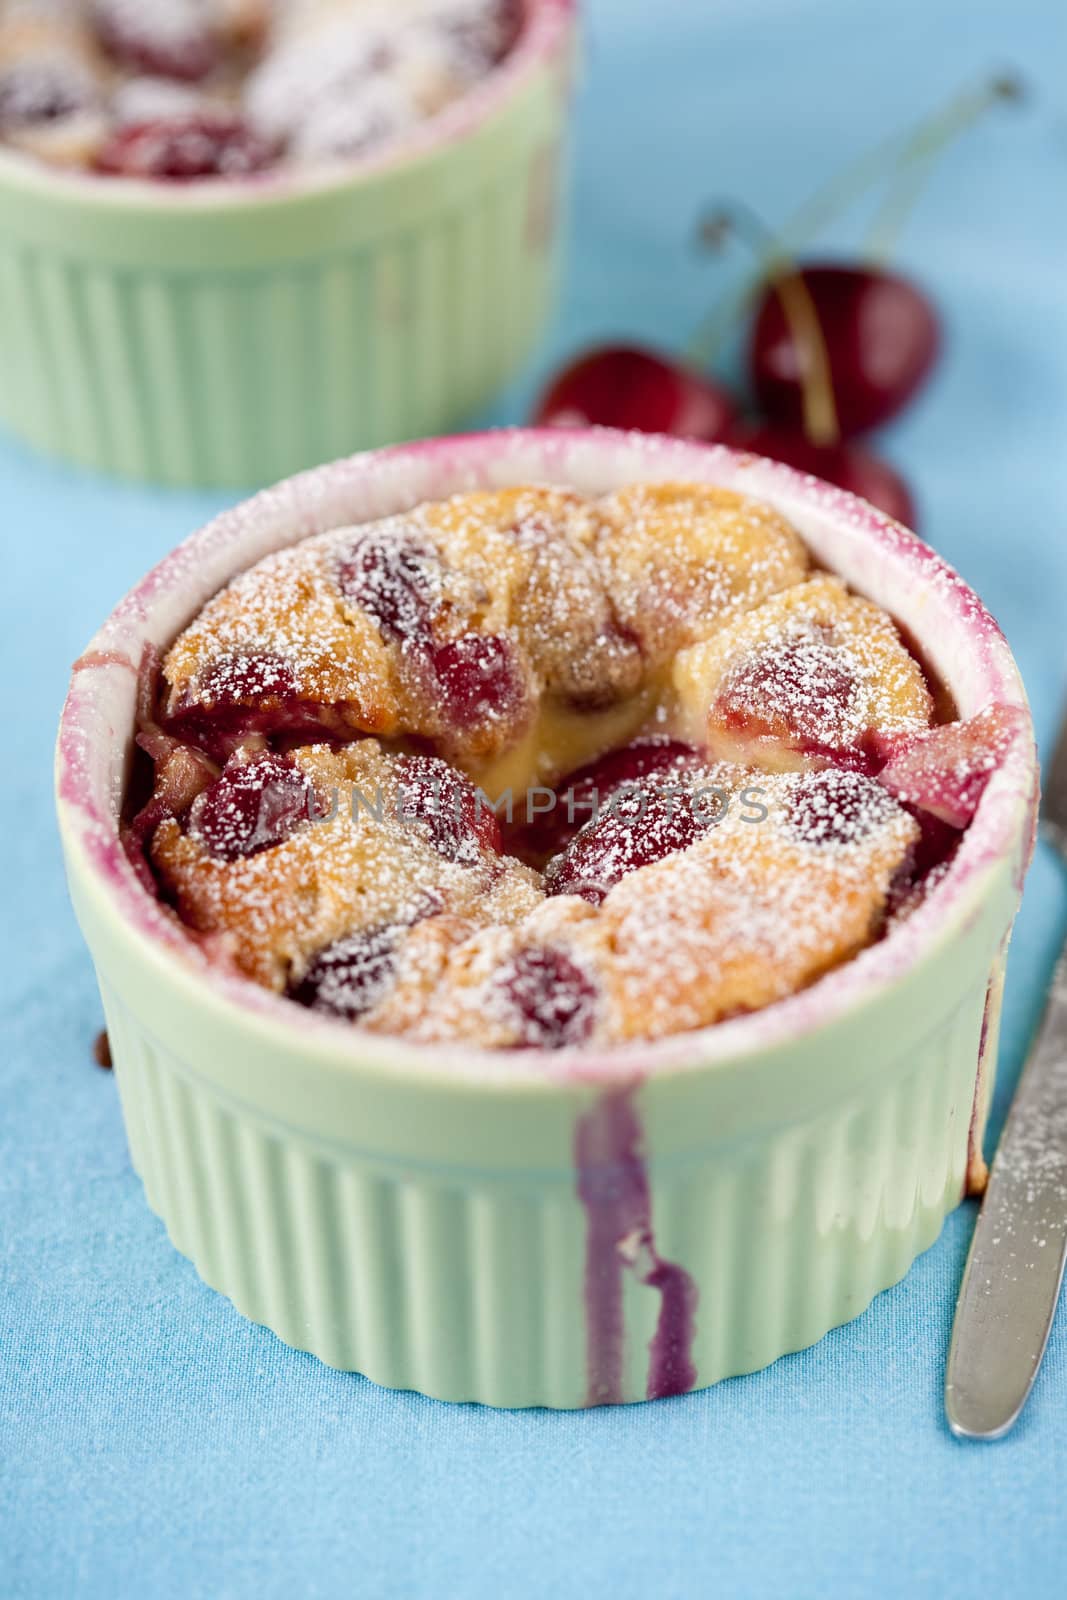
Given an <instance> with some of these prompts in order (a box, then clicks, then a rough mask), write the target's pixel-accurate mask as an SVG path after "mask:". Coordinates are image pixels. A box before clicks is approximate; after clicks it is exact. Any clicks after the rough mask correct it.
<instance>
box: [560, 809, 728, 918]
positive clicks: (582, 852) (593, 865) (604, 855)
mask: <svg viewBox="0 0 1067 1600" xmlns="http://www.w3.org/2000/svg"><path fill="white" fill-rule="evenodd" d="M712 820H713V819H711V818H705V817H704V816H703V815H702V814H701V812H700V808H699V807H697V806H695V805H694V803H693V801H692V799H691V798H690V797H689V796H688V795H686V794H681V793H678V792H677V791H676V790H674V789H673V788H661V787H655V786H653V785H649V784H645V785H643V786H637V787H635V788H634V790H633V792H632V794H624V793H622V792H621V791H619V790H616V793H615V799H614V802H613V803H612V804H611V805H610V806H609V807H608V809H607V810H605V811H604V812H603V813H602V815H601V816H600V817H599V818H597V819H596V821H590V822H587V823H586V824H585V825H584V827H582V828H581V829H579V831H578V833H577V834H575V836H574V838H573V839H572V841H571V843H570V844H569V845H568V847H567V849H566V850H565V851H564V852H563V853H562V855H558V856H553V858H552V860H551V861H550V862H549V863H548V865H547V867H546V868H545V888H546V890H547V892H548V893H549V894H550V895H556V894H576V895H580V896H581V898H582V899H583V900H588V901H589V903H590V904H591V905H594V906H597V905H599V904H600V903H601V901H602V900H604V898H605V897H606V896H607V894H608V892H609V891H610V890H611V889H613V888H614V886H615V884H617V883H618V882H619V881H620V879H622V878H625V877H626V876H627V874H628V873H631V872H636V871H637V870H638V869H639V868H640V867H650V866H652V864H653V863H654V862H656V861H662V860H663V858H664V857H665V856H669V855H673V854H674V853H675V851H677V850H686V849H688V847H689V846H690V845H691V844H694V843H695V842H696V840H697V839H699V838H700V836H701V834H702V833H705V832H706V831H707V828H708V826H709V823H710V822H711V821H712Z"/></svg>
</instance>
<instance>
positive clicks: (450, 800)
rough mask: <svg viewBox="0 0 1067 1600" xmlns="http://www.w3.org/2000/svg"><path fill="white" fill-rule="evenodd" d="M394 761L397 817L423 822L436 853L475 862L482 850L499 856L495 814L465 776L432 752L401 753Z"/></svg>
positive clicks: (464, 862)
mask: <svg viewBox="0 0 1067 1600" xmlns="http://www.w3.org/2000/svg"><path fill="white" fill-rule="evenodd" d="M397 765H398V767H399V783H400V799H401V808H402V815H403V819H404V821H405V822H425V823H427V824H428V826H429V830H430V840H431V842H432V844H433V847H434V849H435V850H436V851H437V852H438V854H439V855H442V856H444V858H445V860H446V861H458V862H460V863H462V864H463V865H465V866H475V865H476V864H477V863H478V861H479V859H480V855H481V851H483V850H491V851H495V852H496V854H498V855H499V854H500V851H501V849H502V844H501V838H500V824H499V822H498V821H497V818H496V814H495V812H494V811H493V810H492V808H491V807H490V806H487V805H485V804H484V803H480V802H479V799H478V793H477V791H476V789H475V787H474V785H473V783H471V781H470V779H469V778H465V777H464V776H463V774H462V773H461V772H457V771H456V769H455V767H451V766H449V764H448V762H447V761H442V760H440V759H439V758H438V757H437V756H420V755H415V756H401V758H400V760H399V762H398V763H397Z"/></svg>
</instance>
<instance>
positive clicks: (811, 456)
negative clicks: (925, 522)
mask: <svg viewBox="0 0 1067 1600" xmlns="http://www.w3.org/2000/svg"><path fill="white" fill-rule="evenodd" d="M730 443H731V444H732V445H733V446H734V447H735V449H738V450H749V451H751V452H752V454H753V455H757V456H770V458H771V460H772V461H784V462H785V464H786V466H789V467H796V469H797V471H798V472H810V473H811V474H812V476H813V477H816V478H822V480H823V482H824V483H833V484H836V485H837V487H838V488H839V489H847V490H848V492H849V493H850V494H855V495H858V496H859V497H860V499H861V500H867V501H869V502H870V504H871V505H872V506H877V508H878V510H879V511H884V512H885V513H886V514H887V516H890V517H893V518H895V520H896V521H897V522H902V523H903V524H904V526H905V527H906V528H914V527H915V525H916V514H915V502H914V501H913V500H912V497H911V491H910V489H909V488H908V486H907V484H906V483H905V482H904V479H903V478H902V477H901V476H900V474H899V472H896V471H894V469H893V468H892V467H890V466H888V465H887V464H886V462H884V461H880V460H879V459H878V457H877V456H875V455H872V454H871V452H870V451H869V450H865V449H864V448H863V446H862V445H858V444H852V443H849V442H847V441H844V440H843V441H842V442H841V443H840V444H824V445H820V444H812V443H811V441H810V440H809V439H807V438H806V437H805V436H804V434H803V433H802V432H801V431H799V430H794V429H792V428H788V427H784V426H782V427H779V426H776V425H774V424H773V423H766V424H760V423H752V424H742V425H741V426H740V427H738V428H735V429H734V430H733V431H732V433H731V435H730Z"/></svg>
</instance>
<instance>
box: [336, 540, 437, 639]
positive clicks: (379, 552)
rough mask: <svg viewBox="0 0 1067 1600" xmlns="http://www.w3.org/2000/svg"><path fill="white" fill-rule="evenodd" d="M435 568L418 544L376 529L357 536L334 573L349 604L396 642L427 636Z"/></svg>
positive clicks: (430, 555)
mask: <svg viewBox="0 0 1067 1600" xmlns="http://www.w3.org/2000/svg"><path fill="white" fill-rule="evenodd" d="M438 568H439V563H438V562H437V558H436V557H435V555H434V553H433V552H432V551H431V550H430V549H429V548H428V547H426V546H424V545H422V544H420V543H418V542H417V541H414V540H412V541H405V540H403V539H399V538H394V537H390V536H388V535H385V534H382V533H381V532H379V531H376V530H374V529H368V530H367V532H366V533H364V534H360V535H359V536H358V537H357V539H356V540H355V542H354V543H353V545H352V549H351V551H350V553H349V554H348V555H347V556H346V558H345V560H344V561H343V562H342V563H341V565H340V567H339V568H338V571H337V584H338V587H339V589H340V590H341V593H342V595H343V596H344V597H345V599H346V600H348V601H349V602H350V603H351V604H352V605H354V606H359V607H360V609H361V610H363V611H366V612H367V613H368V614H369V615H370V616H372V617H373V618H374V620H375V621H376V622H377V623H378V625H379V626H380V627H381V629H382V632H383V633H385V634H387V635H389V636H391V637H392V638H395V639H405V640H406V639H420V638H423V637H428V635H429V620H430V611H431V607H432V604H433V600H434V595H435V577H436V573H437V570H438Z"/></svg>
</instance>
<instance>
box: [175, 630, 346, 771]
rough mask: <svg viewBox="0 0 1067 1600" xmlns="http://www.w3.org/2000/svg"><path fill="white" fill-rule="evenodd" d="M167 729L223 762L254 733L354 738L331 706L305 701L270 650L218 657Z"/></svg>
mask: <svg viewBox="0 0 1067 1600" xmlns="http://www.w3.org/2000/svg"><path fill="white" fill-rule="evenodd" d="M166 728H167V731H168V733H172V734H174V735H175V736H176V737H177V738H180V739H184V740H187V741H188V742H190V743H192V744H197V745H199V746H200V747H201V748H202V749H204V750H206V751H208V752H209V753H210V754H211V755H213V756H215V757H216V758H217V759H219V760H225V758H226V757H227V756H228V755H229V754H230V753H231V751H232V750H233V747H234V745H235V744H236V743H238V742H239V741H240V740H241V739H243V738H245V737H247V736H248V735H249V734H256V733H261V734H269V735H283V734H284V735H287V736H292V737H302V738H305V739H315V738H322V736H323V734H324V733H325V734H330V733H334V734H338V735H343V736H346V737H349V738H350V737H351V732H350V730H348V729H346V728H345V727H344V725H343V723H342V722H341V721H340V720H339V719H337V718H335V717H334V716H333V713H332V711H331V708H330V707H329V706H323V705H319V704H316V703H309V702H308V701H305V700H302V699H301V698H300V695H299V694H298V692H297V683H296V679H295V677H294V675H293V670H292V668H291V667H290V666H289V664H288V662H287V661H284V660H283V659H282V657H281V656H276V655H272V654H271V653H270V652H269V651H260V652H255V653H252V652H249V653H247V654H237V655H232V656H219V657H218V658H217V659H216V660H215V661H213V662H212V663H211V665H210V666H209V667H207V668H206V669H205V670H204V672H202V673H201V674H200V677H199V680H198V683H197V687H196V691H195V699H194V700H192V701H191V702H190V703H189V704H187V705H182V706H179V708H178V709H177V710H176V711H173V712H171V714H170V715H169V716H168V717H167V718H166Z"/></svg>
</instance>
